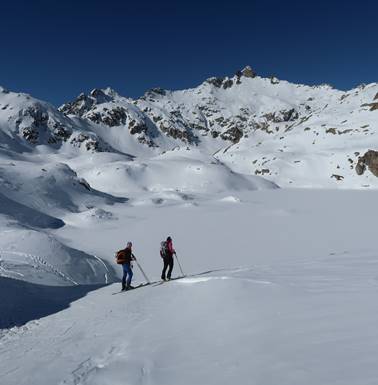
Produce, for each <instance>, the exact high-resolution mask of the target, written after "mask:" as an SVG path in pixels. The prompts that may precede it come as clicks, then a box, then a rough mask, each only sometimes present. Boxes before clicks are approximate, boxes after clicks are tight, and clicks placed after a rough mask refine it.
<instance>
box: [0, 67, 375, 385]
mask: <svg viewBox="0 0 378 385" xmlns="http://www.w3.org/2000/svg"><path fill="white" fill-rule="evenodd" d="M377 114H378V85H377V84H375V83H374V84H369V85H362V86H360V87H358V88H356V89H354V90H350V91H347V92H344V91H338V90H334V89H332V88H331V87H330V86H326V85H323V86H318V87H308V86H304V85H296V84H291V83H288V82H285V81H280V80H278V79H276V78H271V79H264V78H261V77H259V76H256V74H255V73H254V72H253V70H252V69H251V68H250V67H246V68H245V69H244V70H243V71H239V72H237V73H236V74H235V75H234V76H232V77H225V78H210V79H208V80H206V81H205V82H203V83H202V84H200V85H199V86H198V87H195V88H193V89H189V90H182V91H167V90H162V89H152V90H149V91H147V92H146V93H145V95H143V96H142V97H141V98H139V99H135V100H133V99H131V98H127V97H123V96H121V95H119V94H117V93H116V92H115V91H114V90H111V89H109V88H107V89H103V90H100V89H94V90H93V91H92V92H91V93H89V94H84V93H83V94H81V95H79V96H78V98H77V99H75V100H73V101H71V102H69V103H66V104H64V105H63V106H61V107H59V108H55V107H54V106H52V105H50V104H49V103H46V102H43V101H40V100H37V99H35V98H33V97H32V96H30V95H26V94H21V93H14V92H10V91H8V90H5V89H3V88H1V87H0V231H1V237H0V384H1V385H13V384H15V385H16V384H17V385H22V384H25V385H33V384H38V385H54V384H57V385H58V384H59V385H62V384H75V385H85V384H87V385H89V384H90V385H96V384H98V385H107V384H109V385H116V384H123V385H124V384H132V385H135V384H150V385H170V384H172V385H173V384H174V385H178V384H180V385H186V384H188V385H189V384H206V385H212V384H217V385H221V384H227V385H229V384H230V383H234V384H239V383H242V384H253V385H277V384H280V385H303V384H306V385H320V384H321V385H356V384H358V385H373V384H374V385H375V384H376V382H377V378H378V369H377V365H376V362H375V361H376V360H375V357H376V356H377V354H378V344H377V343H376V341H377V337H378V329H377V327H376V325H377V321H378V308H377V307H376V306H375V305H374V303H375V300H376V297H377V294H378V273H377V271H378V270H377V269H378V259H377V255H378V246H377V241H376V222H377V217H378V207H377V205H376V195H377V192H376V189H377V187H378V178H377V176H378V152H375V151H374V150H378V148H377V147H378V142H377V139H376V138H377ZM368 150H373V151H370V152H367V151H368ZM168 235H170V236H172V238H173V241H174V247H175V248H176V250H177V254H178V257H179V260H180V262H181V264H182V267H183V270H184V272H185V275H186V276H185V277H181V278H180V275H181V274H180V271H179V268H178V264H177V261H176V262H175V269H174V277H175V278H178V279H174V280H172V281H171V282H167V283H162V282H161V281H160V274H161V268H162V261H161V258H160V256H159V247H160V242H161V241H162V240H164V239H165V238H166V237H167V236H168ZM127 241H132V242H133V244H134V253H135V255H136V256H137V258H138V262H139V263H140V264H141V266H142V267H143V269H144V271H145V273H146V274H147V276H148V278H149V280H150V281H151V282H152V283H151V284H150V285H146V286H143V287H139V288H137V289H135V290H133V291H130V292H126V293H120V288H121V284H120V278H121V268H120V266H118V265H116V264H115V259H114V254H115V252H116V251H117V250H119V249H121V248H123V247H124V246H125V245H126V242H127ZM133 282H134V284H135V285H138V284H141V283H145V278H144V276H143V275H142V274H141V272H140V271H139V269H138V267H137V265H135V266H134V280H133Z"/></svg>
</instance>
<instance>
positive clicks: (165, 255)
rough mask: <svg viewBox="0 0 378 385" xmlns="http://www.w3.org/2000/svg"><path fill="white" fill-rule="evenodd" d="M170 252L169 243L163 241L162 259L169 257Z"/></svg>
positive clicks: (161, 246) (161, 247)
mask: <svg viewBox="0 0 378 385" xmlns="http://www.w3.org/2000/svg"><path fill="white" fill-rule="evenodd" d="M168 253H169V250H168V243H167V241H162V242H160V256H161V257H162V258H165V257H167V256H168V255H169V254H168Z"/></svg>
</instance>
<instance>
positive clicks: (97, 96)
mask: <svg viewBox="0 0 378 385" xmlns="http://www.w3.org/2000/svg"><path fill="white" fill-rule="evenodd" d="M112 93H113V94H115V91H113V90H109V92H108V93H105V92H104V91H103V90H100V89H98V88H95V89H94V90H92V91H91V93H90V94H89V95H86V94H84V93H81V94H80V95H79V96H78V97H77V98H76V99H75V100H74V101H73V102H70V103H66V104H63V105H62V106H61V107H59V111H60V112H63V113H64V114H66V115H69V114H71V115H77V116H83V115H84V114H85V113H87V112H89V111H90V110H91V109H92V107H93V106H95V105H97V104H101V103H107V102H111V101H112V100H113V99H114V98H113V96H112Z"/></svg>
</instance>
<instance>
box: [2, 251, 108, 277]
mask: <svg viewBox="0 0 378 385" xmlns="http://www.w3.org/2000/svg"><path fill="white" fill-rule="evenodd" d="M0 254H3V255H4V254H12V255H18V256H21V257H25V258H26V259H29V260H30V261H31V262H32V263H30V264H29V265H30V266H32V267H33V268H34V269H36V270H40V269H41V270H44V271H47V272H51V273H53V274H54V275H56V276H57V277H58V278H62V279H63V280H65V281H67V282H69V283H71V284H74V285H78V283H77V282H76V281H74V280H73V279H72V278H70V277H69V276H68V275H67V274H64V273H63V272H62V271H60V270H59V269H57V268H56V267H55V266H53V265H51V264H50V263H48V262H47V260H46V259H47V258H44V257H42V256H40V255H33V254H29V253H23V252H20V251H12V250H0ZM102 263H103V262H102ZM13 274H17V272H13ZM18 274H19V273H18ZM20 275H21V276H22V274H20Z"/></svg>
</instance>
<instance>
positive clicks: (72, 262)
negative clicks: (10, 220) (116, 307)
mask: <svg viewBox="0 0 378 385" xmlns="http://www.w3.org/2000/svg"><path fill="white" fill-rule="evenodd" d="M0 276H4V277H8V278H15V279H21V280H25V281H28V282H32V283H38V284H42V285H58V286H60V285H65V286H67V285H69V286H72V285H79V284H105V283H109V282H111V281H112V280H113V279H114V274H113V272H112V270H111V269H110V268H109V267H108V265H107V264H106V263H104V262H103V261H101V260H100V259H99V258H97V257H96V256H92V255H89V254H87V253H85V252H83V251H80V250H76V249H74V248H72V247H68V246H66V245H64V244H62V243H61V242H60V241H58V240H57V239H56V238H55V237H54V236H52V235H48V234H46V233H43V232H40V231H36V230H30V229H24V228H19V227H17V226H8V229H7V231H6V232H3V235H2V237H1V240H0Z"/></svg>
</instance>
